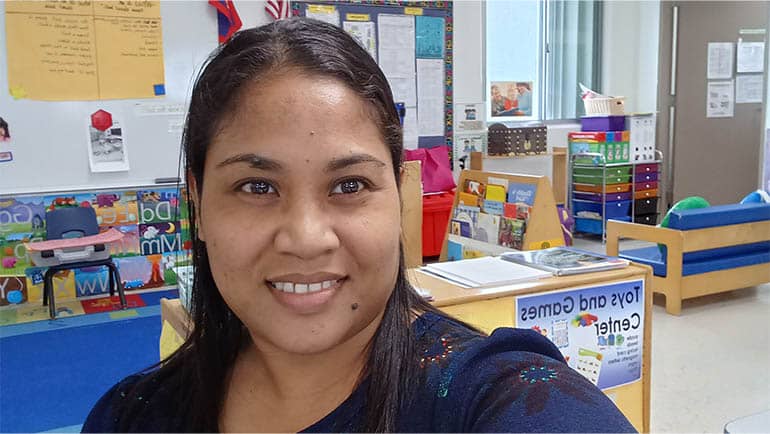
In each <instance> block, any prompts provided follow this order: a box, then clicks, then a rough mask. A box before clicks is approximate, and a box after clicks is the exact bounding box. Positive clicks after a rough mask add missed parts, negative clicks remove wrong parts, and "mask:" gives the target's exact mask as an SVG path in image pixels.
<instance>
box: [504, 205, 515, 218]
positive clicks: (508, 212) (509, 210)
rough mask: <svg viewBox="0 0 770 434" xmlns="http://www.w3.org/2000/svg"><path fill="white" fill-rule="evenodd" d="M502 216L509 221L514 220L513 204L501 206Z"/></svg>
mask: <svg viewBox="0 0 770 434" xmlns="http://www.w3.org/2000/svg"><path fill="white" fill-rule="evenodd" d="M503 216H505V217H508V218H509V219H515V218H516V204H515V203H509V202H506V203H504V204H503Z"/></svg>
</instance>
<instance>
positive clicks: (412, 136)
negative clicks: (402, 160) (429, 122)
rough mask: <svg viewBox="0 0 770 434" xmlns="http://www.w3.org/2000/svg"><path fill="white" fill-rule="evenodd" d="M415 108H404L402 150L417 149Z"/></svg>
mask: <svg viewBox="0 0 770 434" xmlns="http://www.w3.org/2000/svg"><path fill="white" fill-rule="evenodd" d="M417 138H418V134H417V107H416V106H412V107H406V115H405V116H404V149H417V147H418V146H417V140H418V139H417Z"/></svg>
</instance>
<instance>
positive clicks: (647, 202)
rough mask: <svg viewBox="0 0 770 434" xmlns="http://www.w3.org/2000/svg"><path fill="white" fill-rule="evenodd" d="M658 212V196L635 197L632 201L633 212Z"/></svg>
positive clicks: (636, 213)
mask: <svg viewBox="0 0 770 434" xmlns="http://www.w3.org/2000/svg"><path fill="white" fill-rule="evenodd" d="M656 212H658V198H657V197H650V198H647V199H636V200H635V201H634V214H635V215H640V214H652V213H656Z"/></svg>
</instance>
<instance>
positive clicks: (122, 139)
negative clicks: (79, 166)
mask: <svg viewBox="0 0 770 434" xmlns="http://www.w3.org/2000/svg"><path fill="white" fill-rule="evenodd" d="M111 115H112V124H111V125H110V126H109V127H107V128H106V129H104V130H99V129H97V128H96V127H94V126H93V121H92V120H91V119H89V120H88V121H89V122H88V124H87V125H86V134H87V136H86V137H87V140H88V141H87V143H88V147H87V149H88V163H89V166H90V168H91V172H94V173H96V172H123V171H126V170H128V169H129V165H128V146H127V145H126V129H125V127H124V125H123V124H122V122H121V121H120V119H121V117H120V116H119V115H117V116H116V115H115V113H111Z"/></svg>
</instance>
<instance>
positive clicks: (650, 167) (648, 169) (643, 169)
mask: <svg viewBox="0 0 770 434" xmlns="http://www.w3.org/2000/svg"><path fill="white" fill-rule="evenodd" d="M634 172H635V173H652V172H658V163H652V164H638V165H637V166H636V167H635V168H634Z"/></svg>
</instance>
